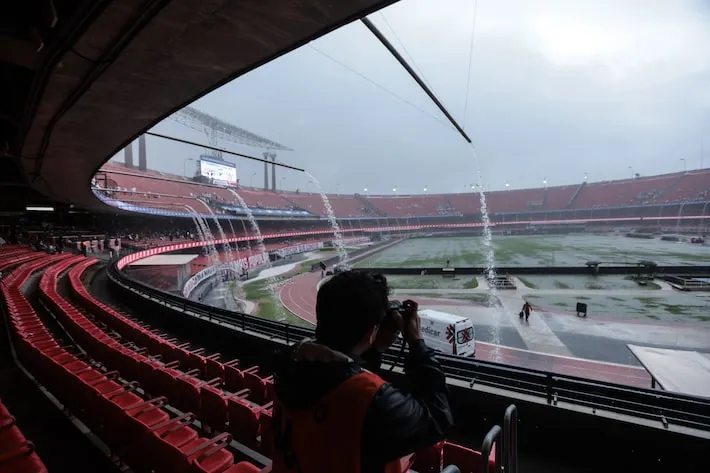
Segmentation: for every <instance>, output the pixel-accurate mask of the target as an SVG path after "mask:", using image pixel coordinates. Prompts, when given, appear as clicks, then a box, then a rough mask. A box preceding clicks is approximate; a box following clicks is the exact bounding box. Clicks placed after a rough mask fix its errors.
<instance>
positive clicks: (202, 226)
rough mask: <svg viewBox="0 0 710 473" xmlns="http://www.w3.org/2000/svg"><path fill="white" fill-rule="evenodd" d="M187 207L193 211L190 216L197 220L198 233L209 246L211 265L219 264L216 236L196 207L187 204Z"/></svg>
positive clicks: (194, 220) (208, 255) (208, 254)
mask: <svg viewBox="0 0 710 473" xmlns="http://www.w3.org/2000/svg"><path fill="white" fill-rule="evenodd" d="M185 207H186V208H187V209H188V210H189V211H190V212H192V214H191V215H190V216H191V217H192V221H193V222H195V228H196V229H197V234H198V236H199V237H200V240H202V242H203V243H205V246H206V248H207V257H208V258H209V260H210V262H211V265H212V266H215V265H218V264H219V255H218V254H217V248H215V246H214V237H213V236H212V232H210V230H209V226H208V225H207V223H206V222H204V221H203V219H202V217H201V216H200V214H198V213H197V211H195V209H194V208H192V207H191V206H189V205H185Z"/></svg>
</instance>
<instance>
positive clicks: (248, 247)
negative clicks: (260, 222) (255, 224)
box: [239, 218, 251, 254]
mask: <svg viewBox="0 0 710 473" xmlns="http://www.w3.org/2000/svg"><path fill="white" fill-rule="evenodd" d="M239 221H240V222H242V228H243V229H244V236H245V237H246V239H247V250H248V251H249V254H251V234H250V233H249V231H247V224H246V223H244V219H243V218H240V219H239Z"/></svg>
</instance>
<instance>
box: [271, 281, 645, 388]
mask: <svg viewBox="0 0 710 473" xmlns="http://www.w3.org/2000/svg"><path fill="white" fill-rule="evenodd" d="M318 281H320V273H317V272H314V273H304V274H301V275H299V276H296V277H295V278H292V279H289V280H288V281H287V282H286V283H285V284H284V285H283V286H282V287H281V289H280V290H279V297H280V299H281V303H282V304H283V305H284V307H286V308H287V309H288V310H290V311H291V312H293V313H294V314H295V315H296V316H298V317H300V318H302V319H304V320H307V321H308V322H311V323H315V313H316V285H317V284H318ZM430 301H433V299H430V298H426V300H422V302H430ZM476 345H477V349H476V358H477V359H480V360H485V361H497V362H499V363H504V364H506V365H511V366H519V367H522V368H531V369H537V370H541V371H549V372H553V373H559V374H563V375H568V376H579V377H582V378H589V379H595V380H598V381H606V382H611V383H618V384H625V385H629V386H638V387H642V388H649V387H650V386H651V377H650V376H649V374H648V373H647V372H646V370H644V369H643V368H637V367H634V366H626V365H620V364H614V363H605V362H599V361H591V360H584V359H582V358H571V357H565V356H556V355H549V354H546V353H539V352H532V351H528V350H520V349H517V348H510V347H505V346H501V345H493V344H490V343H484V342H477V343H476ZM494 352H497V353H494ZM494 357H495V358H494Z"/></svg>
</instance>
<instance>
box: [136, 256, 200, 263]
mask: <svg viewBox="0 0 710 473" xmlns="http://www.w3.org/2000/svg"><path fill="white" fill-rule="evenodd" d="M197 257H198V255H154V256H148V257H147V258H142V259H139V260H136V261H134V262H132V263H129V264H128V266H182V265H183V264H189V263H190V262H192V260H194V259H195V258H197Z"/></svg>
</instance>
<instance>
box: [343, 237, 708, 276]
mask: <svg viewBox="0 0 710 473" xmlns="http://www.w3.org/2000/svg"><path fill="white" fill-rule="evenodd" d="M493 248H494V250H495V261H496V264H497V265H499V266H580V265H584V263H586V262H587V261H590V260H594V261H601V262H606V263H617V264H618V263H634V262H637V261H640V260H650V261H654V262H656V263H658V264H666V265H693V264H695V265H697V264H710V246H706V245H695V244H690V243H680V242H667V241H661V240H642V239H636V238H627V237H624V236H611V235H610V236H597V235H582V234H579V235H540V236H494V237H493ZM447 260H449V261H450V263H451V265H452V266H485V254H484V248H483V240H482V238H480V237H445V238H437V237H434V238H413V239H409V240H406V241H404V242H402V243H399V244H397V245H395V246H392V247H390V248H388V249H386V250H383V251H381V252H379V253H376V254H374V255H372V256H371V257H369V258H366V259H364V260H362V261H360V262H359V263H358V264H357V265H356V266H357V267H361V268H368V267H369V268H395V267H398V268H419V267H442V266H444V265H445V264H446V261H447Z"/></svg>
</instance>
